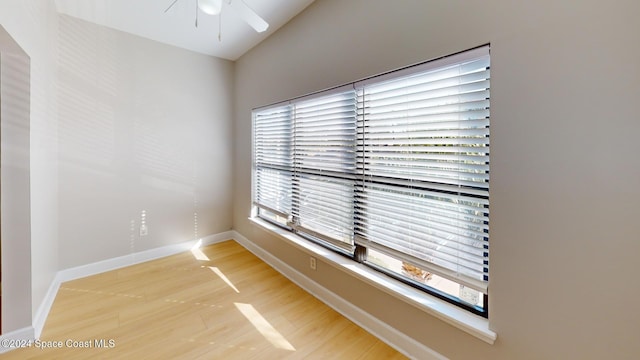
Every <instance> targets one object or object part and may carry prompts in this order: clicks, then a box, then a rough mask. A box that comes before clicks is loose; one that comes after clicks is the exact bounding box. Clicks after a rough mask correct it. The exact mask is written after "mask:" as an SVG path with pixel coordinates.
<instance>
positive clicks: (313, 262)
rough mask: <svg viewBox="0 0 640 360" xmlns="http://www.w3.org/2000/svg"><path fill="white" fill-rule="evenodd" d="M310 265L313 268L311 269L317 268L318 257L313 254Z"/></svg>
mask: <svg viewBox="0 0 640 360" xmlns="http://www.w3.org/2000/svg"><path fill="white" fill-rule="evenodd" d="M309 267H310V268H311V270H315V269H316V258H314V257H313V256H312V257H310V258H309Z"/></svg>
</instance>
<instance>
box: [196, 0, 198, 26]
mask: <svg viewBox="0 0 640 360" xmlns="http://www.w3.org/2000/svg"><path fill="white" fill-rule="evenodd" d="M196 27H198V0H196Z"/></svg>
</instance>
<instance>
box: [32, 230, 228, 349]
mask: <svg viewBox="0 0 640 360" xmlns="http://www.w3.org/2000/svg"><path fill="white" fill-rule="evenodd" d="M234 235H235V231H225V232H222V233H219V234H214V235H209V236H205V237H203V238H201V239H199V240H191V241H186V242H183V243H180V244H174V245H167V246H163V247H159V248H155V249H150V250H145V251H140V252H137V253H133V254H128V255H124V256H119V257H116V258H112V259H107V260H102V261H98V262H95V263H91V264H86V265H81V266H76V267H73V268H69V269H64V270H60V271H58V273H56V276H55V278H54V279H53V281H52V282H51V286H49V290H48V291H47V294H46V295H45V298H44V300H43V301H42V303H41V304H40V307H38V311H37V312H36V314H35V316H34V319H33V329H34V330H35V333H34V335H35V338H36V339H38V338H40V334H42V329H43V327H44V323H45V321H46V320H47V316H49V311H50V310H51V306H52V305H53V301H54V300H55V298H56V294H57V293H58V289H60V284H62V283H63V282H66V281H71V280H75V279H80V278H83V277H87V276H91V275H96V274H100V273H103V272H106V271H111V270H116V269H120V268H123V267H126V266H131V265H135V264H140V263H143V262H146V261H151V260H155V259H159V258H163V257H166V256H171V255H175V254H178V253H181V252H184V251H187V250H191V249H192V248H193V247H194V246H195V245H196V244H197V243H198V242H200V241H201V243H200V244H201V246H205V245H210V244H215V243H217V242H221V241H225V240H231V239H233V236H234Z"/></svg>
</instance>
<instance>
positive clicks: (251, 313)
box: [233, 303, 296, 351]
mask: <svg viewBox="0 0 640 360" xmlns="http://www.w3.org/2000/svg"><path fill="white" fill-rule="evenodd" d="M233 304H234V305H235V306H236V307H237V308H238V310H240V312H241V313H242V315H244V316H245V317H246V318H247V319H248V320H249V321H250V322H251V324H253V326H254V327H255V328H256V329H257V330H258V331H259V332H260V333H261V334H262V336H264V337H265V339H267V340H268V341H269V342H270V343H271V344H273V346H275V347H276V348H278V349H284V350H289V351H296V349H295V348H294V347H293V345H291V344H290V343H289V342H288V341H287V339H285V338H284V336H282V334H280V333H279V332H278V330H276V329H275V328H274V327H273V326H271V324H269V322H268V321H267V319H265V318H264V317H262V315H260V313H259V312H258V311H257V310H256V309H255V308H254V307H253V306H252V305H251V304H242V303H233Z"/></svg>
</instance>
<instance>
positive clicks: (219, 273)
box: [208, 266, 240, 294]
mask: <svg viewBox="0 0 640 360" xmlns="http://www.w3.org/2000/svg"><path fill="white" fill-rule="evenodd" d="M208 268H209V269H211V271H213V272H214V273H216V275H218V276H219V277H220V279H222V281H224V282H226V283H227V285H229V287H230V288H232V289H233V290H234V291H235V292H237V293H238V294H240V290H238V288H236V287H235V285H233V283H232V282H231V280H229V279H228V278H227V277H226V276H225V275H224V274H223V273H222V271H220V269H218V268H217V267H213V266H208Z"/></svg>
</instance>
